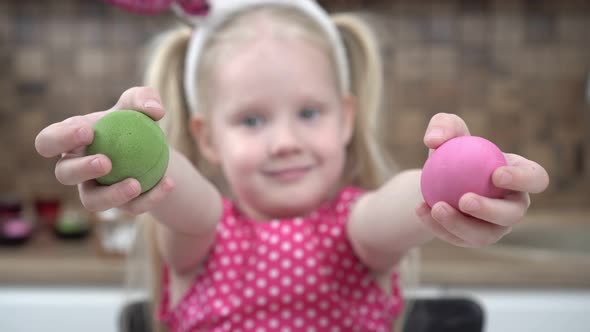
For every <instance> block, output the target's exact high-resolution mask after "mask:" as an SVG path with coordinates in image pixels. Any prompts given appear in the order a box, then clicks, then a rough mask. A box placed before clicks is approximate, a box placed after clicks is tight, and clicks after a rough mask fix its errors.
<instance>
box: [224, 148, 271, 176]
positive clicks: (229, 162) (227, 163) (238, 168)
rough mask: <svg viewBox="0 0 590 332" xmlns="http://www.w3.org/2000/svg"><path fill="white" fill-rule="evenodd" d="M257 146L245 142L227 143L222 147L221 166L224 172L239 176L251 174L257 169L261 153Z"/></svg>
mask: <svg viewBox="0 0 590 332" xmlns="http://www.w3.org/2000/svg"><path fill="white" fill-rule="evenodd" d="M259 150H260V147H259V144H249V143H248V141H247V140H244V139H240V140H238V141H227V142H226V144H225V146H224V149H223V151H224V153H223V161H222V162H223V164H224V169H225V170H226V172H231V173H237V174H238V176H239V174H240V173H241V174H243V173H248V172H252V171H254V170H256V169H258V168H259V165H260V163H261V160H262V153H261V151H259Z"/></svg>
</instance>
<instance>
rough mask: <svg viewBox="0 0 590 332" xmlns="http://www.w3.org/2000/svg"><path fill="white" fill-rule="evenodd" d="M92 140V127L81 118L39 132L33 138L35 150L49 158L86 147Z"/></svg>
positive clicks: (71, 119) (70, 119)
mask: <svg viewBox="0 0 590 332" xmlns="http://www.w3.org/2000/svg"><path fill="white" fill-rule="evenodd" d="M93 139H94V132H93V130H92V125H91V124H90V123H89V122H88V121H87V120H86V119H84V117H83V116H75V117H72V118H69V119H67V120H64V121H62V122H58V123H54V124H52V125H50V126H48V127H46V128H44V129H43V130H41V132H39V134H38V135H37V137H36V138H35V149H36V150H37V152H38V153H39V154H40V155H42V156H43V157H46V158H51V157H55V156H58V155H60V154H62V153H65V152H67V151H71V150H74V149H76V148H78V147H81V146H85V145H88V144H90V143H92V140H93Z"/></svg>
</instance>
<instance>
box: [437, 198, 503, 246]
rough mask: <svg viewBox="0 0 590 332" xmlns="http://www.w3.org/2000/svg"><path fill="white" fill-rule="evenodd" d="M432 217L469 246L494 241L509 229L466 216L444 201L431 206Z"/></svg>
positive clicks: (482, 244)
mask: <svg viewBox="0 0 590 332" xmlns="http://www.w3.org/2000/svg"><path fill="white" fill-rule="evenodd" d="M432 217H433V218H434V219H435V220H436V221H438V222H439V223H440V225H441V226H442V227H443V228H444V229H446V230H447V231H448V232H449V233H451V234H453V235H455V236H456V237H458V238H460V239H462V240H463V241H465V242H466V243H467V244H469V245H470V246H471V247H482V246H486V245H490V244H492V243H495V242H497V241H498V240H499V239H501V238H502V237H503V236H504V235H506V234H507V233H508V232H509V231H510V228H509V227H504V226H499V225H496V224H493V223H489V222H486V221H483V220H480V219H476V218H473V217H470V216H466V215H464V214H463V213H461V212H459V211H457V210H455V209H454V208H453V207H452V206H450V205H449V204H447V203H445V202H438V203H436V204H435V205H434V206H433V207H432Z"/></svg>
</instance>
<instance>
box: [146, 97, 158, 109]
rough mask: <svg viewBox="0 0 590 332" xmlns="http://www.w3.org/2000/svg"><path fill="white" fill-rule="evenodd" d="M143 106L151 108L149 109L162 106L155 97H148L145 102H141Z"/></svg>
mask: <svg viewBox="0 0 590 332" xmlns="http://www.w3.org/2000/svg"><path fill="white" fill-rule="evenodd" d="M143 107H144V108H151V109H154V108H155V109H160V108H162V104H160V103H159V102H158V101H157V100H155V99H150V100H148V101H146V102H145V104H143Z"/></svg>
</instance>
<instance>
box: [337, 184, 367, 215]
mask: <svg viewBox="0 0 590 332" xmlns="http://www.w3.org/2000/svg"><path fill="white" fill-rule="evenodd" d="M364 194H365V190H364V189H362V188H359V187H351V186H349V187H344V188H342V189H341V190H340V192H338V194H337V195H336V196H335V197H334V199H333V200H332V207H333V208H334V209H335V210H336V212H338V213H344V214H346V215H348V214H349V213H350V209H351V208H352V206H353V205H354V204H355V203H356V202H357V200H358V199H359V198H360V197H361V196H363V195H364Z"/></svg>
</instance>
